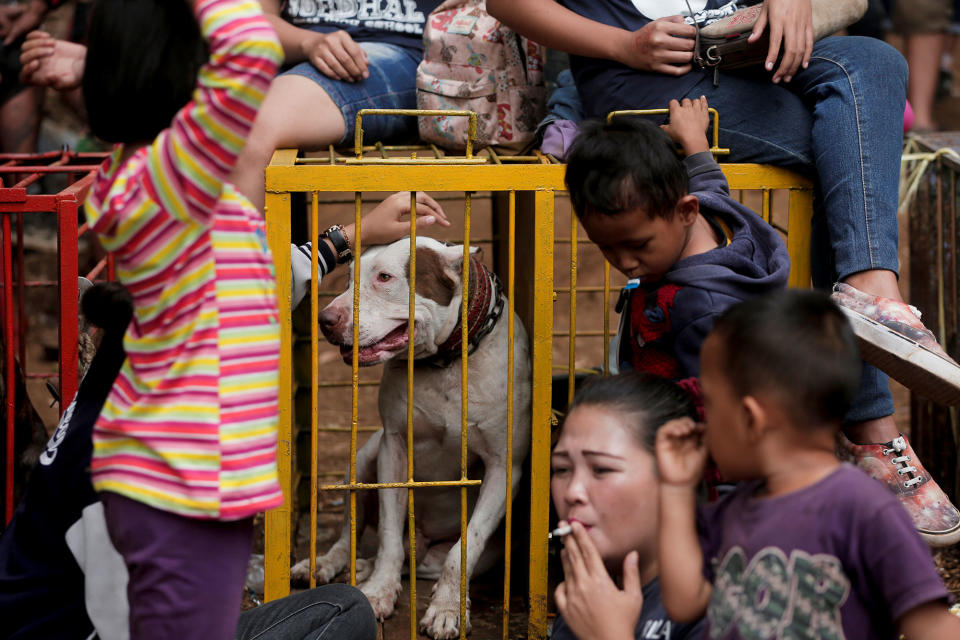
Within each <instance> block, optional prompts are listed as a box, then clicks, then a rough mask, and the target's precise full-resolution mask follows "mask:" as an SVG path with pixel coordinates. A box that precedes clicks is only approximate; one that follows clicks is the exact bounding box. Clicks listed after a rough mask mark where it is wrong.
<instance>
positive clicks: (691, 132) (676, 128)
mask: <svg viewBox="0 0 960 640" xmlns="http://www.w3.org/2000/svg"><path fill="white" fill-rule="evenodd" d="M709 126H710V111H709V110H708V106H707V98H706V97H705V96H700V97H699V98H697V99H696V100H690V99H689V98H684V99H683V101H682V102H680V101H677V100H671V101H670V122H669V123H667V124H664V125H660V128H661V129H663V130H664V131H665V132H666V133H667V135H668V136H670V139H671V140H673V141H674V142H676V143H678V144H679V145H680V146H682V147H683V152H684V154H686V155H688V156H692V155H693V154H695V153H700V152H701V151H709V150H710V143H709V142H708V141H707V133H706V132H707V127H709Z"/></svg>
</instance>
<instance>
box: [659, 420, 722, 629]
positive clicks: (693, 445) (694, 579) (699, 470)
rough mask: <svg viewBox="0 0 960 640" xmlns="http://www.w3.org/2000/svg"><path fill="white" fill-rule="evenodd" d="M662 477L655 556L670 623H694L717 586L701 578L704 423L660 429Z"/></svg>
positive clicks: (677, 422)
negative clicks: (699, 522) (699, 505)
mask: <svg viewBox="0 0 960 640" xmlns="http://www.w3.org/2000/svg"><path fill="white" fill-rule="evenodd" d="M655 457H656V459H657V471H658V473H659V477H660V488H659V492H658V493H659V499H660V526H659V528H658V531H659V536H658V541H657V558H658V560H659V565H660V590H661V594H662V597H663V606H664V608H665V609H666V611H667V615H669V616H670V619H672V620H676V621H677V622H692V621H694V620H697V619H698V618H701V617H703V614H704V612H706V610H707V604H709V602H710V596H711V594H712V593H713V586H712V585H711V584H710V583H709V582H708V581H707V579H706V578H704V576H703V550H702V549H701V547H700V540H699V539H698V537H697V526H696V502H697V495H696V491H697V484H698V483H699V482H700V479H701V478H702V477H703V468H704V465H705V464H706V461H707V449H706V445H705V444H704V442H703V425H701V424H695V423H694V422H693V421H692V420H690V419H688V418H685V419H681V420H671V421H670V422H668V423H667V424H665V425H663V426H662V427H660V429H659V430H658V431H657V441H656V456H655Z"/></svg>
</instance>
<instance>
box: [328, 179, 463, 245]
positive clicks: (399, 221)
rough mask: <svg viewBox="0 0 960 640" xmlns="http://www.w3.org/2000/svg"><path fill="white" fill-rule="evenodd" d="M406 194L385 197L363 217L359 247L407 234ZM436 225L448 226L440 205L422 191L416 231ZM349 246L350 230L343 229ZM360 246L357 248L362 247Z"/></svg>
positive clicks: (407, 210) (408, 228)
mask: <svg viewBox="0 0 960 640" xmlns="http://www.w3.org/2000/svg"><path fill="white" fill-rule="evenodd" d="M409 215H410V192H409V191H398V192H397V193H394V194H393V195H391V196H389V197H387V198H385V199H384V200H383V202H381V203H380V204H378V205H377V207H376V208H375V209H374V210H373V211H371V212H370V213H368V214H367V215H365V216H363V220H361V223H360V231H361V233H362V234H363V236H362V237H361V238H360V239H361V245H362V247H368V246H372V245H378V244H390V243H391V242H393V241H395V240H399V239H400V238H402V237H404V236H407V235H410V220H409V218H408V217H407V216H409ZM433 224H439V225H440V226H442V227H449V226H450V221H449V220H447V214H446V213H444V211H443V207H441V206H440V203H439V202H437V201H436V200H434V199H433V198H431V197H430V196H429V195H427V194H426V193H424V192H422V191H418V192H417V228H418V229H420V228H421V227H429V226H431V225H433ZM344 231H345V232H346V234H347V238H348V239H349V242H350V245H351V246H354V242H353V238H354V229H353V225H350V226H348V227H346V228H345V229H344ZM362 247H361V248H362Z"/></svg>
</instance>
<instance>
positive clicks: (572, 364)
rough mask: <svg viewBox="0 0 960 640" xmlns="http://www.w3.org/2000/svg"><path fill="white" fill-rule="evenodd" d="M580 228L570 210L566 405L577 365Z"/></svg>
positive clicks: (572, 388)
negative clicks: (568, 337) (578, 243)
mask: <svg viewBox="0 0 960 640" xmlns="http://www.w3.org/2000/svg"><path fill="white" fill-rule="evenodd" d="M579 233H580V230H579V225H578V223H577V216H576V215H574V213H573V211H571V212H570V325H569V326H570V330H569V331H568V332H567V334H568V335H569V336H570V340H569V345H568V353H567V405H569V404H570V403H571V402H573V393H574V391H575V386H576V376H575V375H574V373H573V370H574V369H575V368H576V365H577V248H578V247H577V239H578V236H579Z"/></svg>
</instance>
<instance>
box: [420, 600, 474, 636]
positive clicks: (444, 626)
mask: <svg viewBox="0 0 960 640" xmlns="http://www.w3.org/2000/svg"><path fill="white" fill-rule="evenodd" d="M466 624H467V633H470V602H469V600H468V601H467V610H466ZM419 626H420V632H421V633H425V634H427V635H428V636H430V637H431V638H433V640H451V639H452V638H458V637H459V636H460V604H459V602H458V601H457V600H452V601H445V602H436V601H434V602H431V603H430V606H429V607H427V612H426V613H425V614H424V616H423V618H421V619H420V625H419Z"/></svg>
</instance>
